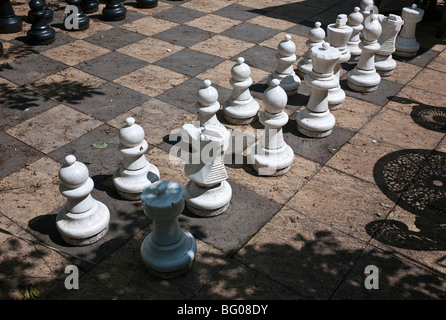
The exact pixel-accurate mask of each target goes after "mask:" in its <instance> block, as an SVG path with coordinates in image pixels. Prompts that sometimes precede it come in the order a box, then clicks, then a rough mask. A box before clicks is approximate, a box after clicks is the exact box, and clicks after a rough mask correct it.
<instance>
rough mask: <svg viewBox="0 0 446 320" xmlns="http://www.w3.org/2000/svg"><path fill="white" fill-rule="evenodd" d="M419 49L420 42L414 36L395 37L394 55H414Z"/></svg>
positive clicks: (404, 56)
mask: <svg viewBox="0 0 446 320" xmlns="http://www.w3.org/2000/svg"><path fill="white" fill-rule="evenodd" d="M419 49H420V44H419V43H418V42H417V40H416V39H414V38H403V37H397V39H396V43H395V52H394V53H393V54H394V55H395V56H398V57H403V58H411V57H415V56H416V55H417V53H418V50H419Z"/></svg>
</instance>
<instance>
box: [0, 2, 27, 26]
mask: <svg viewBox="0 0 446 320" xmlns="http://www.w3.org/2000/svg"><path fill="white" fill-rule="evenodd" d="M21 30H22V19H21V18H20V17H17V16H16V15H15V13H14V9H13V8H12V5H11V2H10V0H0V33H16V32H20V31H21Z"/></svg>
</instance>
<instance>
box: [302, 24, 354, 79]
mask: <svg viewBox="0 0 446 320" xmlns="http://www.w3.org/2000/svg"><path fill="white" fill-rule="evenodd" d="M361 17H362V15H361ZM324 39H325V31H324V29H322V28H321V23H320V22H319V21H318V22H315V23H314V28H312V29H310V31H308V40H307V41H306V42H305V43H306V45H307V47H308V51H307V52H306V53H305V55H304V57H303V58H302V59H301V60H299V62H298V63H297V71H296V72H297V75H298V76H299V77H300V78H301V79H303V78H304V77H305V75H306V74H307V73H310V72H311V69H312V68H313V65H312V63H311V49H312V48H313V47H316V46H320V45H322V43H323V42H324Z"/></svg>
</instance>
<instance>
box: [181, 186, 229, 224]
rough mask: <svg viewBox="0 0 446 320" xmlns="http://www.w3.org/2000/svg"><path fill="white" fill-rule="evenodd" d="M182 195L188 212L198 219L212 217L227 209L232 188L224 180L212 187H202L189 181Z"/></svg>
mask: <svg viewBox="0 0 446 320" xmlns="http://www.w3.org/2000/svg"><path fill="white" fill-rule="evenodd" d="M184 194H185V199H186V207H187V208H188V209H189V211H191V212H192V213H194V214H196V215H197V216H200V217H213V216H217V215H219V214H221V213H223V212H225V211H226V210H227V209H228V207H229V203H230V201H231V198H232V188H231V185H230V184H229V183H228V182H227V181H226V180H225V181H222V182H221V183H220V184H219V185H217V186H214V187H204V186H200V185H198V184H197V183H195V182H194V181H189V182H188V183H187V184H186V187H185V188H184Z"/></svg>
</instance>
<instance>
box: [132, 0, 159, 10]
mask: <svg viewBox="0 0 446 320" xmlns="http://www.w3.org/2000/svg"><path fill="white" fill-rule="evenodd" d="M157 5H158V0H136V6H137V7H138V8H145V9H146V8H155V7H156V6H157Z"/></svg>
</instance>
